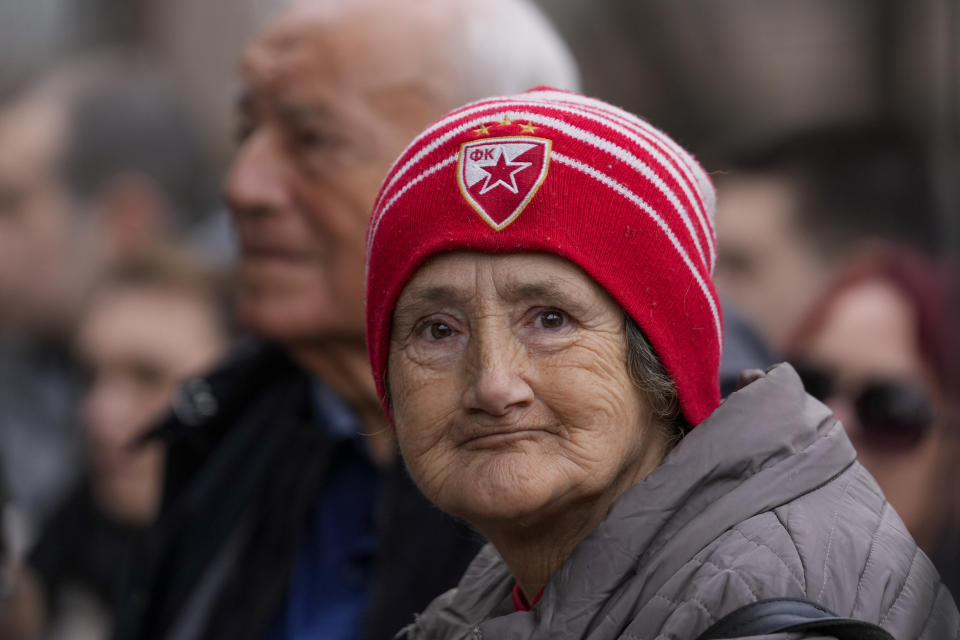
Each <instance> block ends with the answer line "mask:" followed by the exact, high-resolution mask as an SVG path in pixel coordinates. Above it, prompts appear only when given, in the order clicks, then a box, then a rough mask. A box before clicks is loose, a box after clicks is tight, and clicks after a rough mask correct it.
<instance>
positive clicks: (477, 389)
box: [464, 339, 534, 417]
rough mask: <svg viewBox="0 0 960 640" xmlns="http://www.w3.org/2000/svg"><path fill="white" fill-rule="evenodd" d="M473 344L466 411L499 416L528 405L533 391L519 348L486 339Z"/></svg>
mask: <svg viewBox="0 0 960 640" xmlns="http://www.w3.org/2000/svg"><path fill="white" fill-rule="evenodd" d="M473 347H474V348H473V349H471V351H472V352H473V353H472V354H471V359H473V360H474V363H473V367H471V368H472V369H473V371H472V376H471V380H470V384H469V385H468V388H467V389H466V393H465V395H464V402H465V405H466V408H467V410H468V411H471V412H482V413H486V414H489V415H492V416H499V417H502V416H505V415H507V414H508V413H510V412H511V411H513V410H515V409H523V408H526V407H528V406H530V404H531V403H532V402H533V395H534V394H533V388H532V387H531V386H530V383H529V382H528V380H527V372H528V367H527V366H526V365H527V362H526V358H525V355H524V354H523V352H522V349H519V348H517V347H516V346H514V345H511V344H509V343H508V342H507V341H505V340H497V341H493V340H489V339H487V340H483V341H482V342H480V343H479V344H475V345H473Z"/></svg>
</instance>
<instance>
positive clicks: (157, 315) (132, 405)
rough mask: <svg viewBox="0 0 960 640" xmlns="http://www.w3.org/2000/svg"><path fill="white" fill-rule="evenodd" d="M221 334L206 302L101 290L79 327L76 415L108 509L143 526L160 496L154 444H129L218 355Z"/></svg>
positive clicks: (171, 294)
mask: <svg viewBox="0 0 960 640" xmlns="http://www.w3.org/2000/svg"><path fill="white" fill-rule="evenodd" d="M224 347H225V339H224V336H223V334H222V331H221V330H220V329H219V328H218V326H217V324H216V320H215V316H214V314H213V311H212V308H211V306H210V305H208V304H206V303H205V302H203V301H202V300H201V299H199V298H198V297H196V296H195V295H192V294H187V293H184V292H177V291H165V290H161V289H131V288H112V289H106V290H104V291H101V292H99V293H98V294H96V295H95V297H94V299H93V301H92V303H91V306H90V307H89V309H88V311H87V313H86V314H85V316H84V318H83V321H82V323H81V326H80V333H79V336H78V345H77V350H78V354H79V356H80V359H81V361H82V362H83V363H84V365H85V366H86V368H87V370H88V372H89V376H90V378H89V387H88V388H87V390H86V393H85V396H84V404H83V415H84V422H85V426H86V435H87V440H88V444H89V450H90V458H91V475H92V482H93V488H94V495H95V497H96V499H97V501H98V503H99V504H100V506H101V508H103V509H104V510H105V511H106V512H107V513H110V514H112V515H114V516H115V517H117V518H118V519H121V520H123V521H126V522H131V523H141V524H142V523H145V522H147V521H149V519H150V518H151V517H152V515H153V513H154V510H155V508H156V505H157V501H158V499H159V495H160V474H161V458H162V453H161V450H160V445H159V444H150V445H147V446H144V447H139V448H137V449H132V448H131V447H130V444H131V443H132V442H133V441H134V440H136V438H137V437H138V436H140V435H142V434H143V433H144V432H145V431H146V430H147V429H148V428H149V427H151V426H153V424H154V423H155V422H156V421H157V420H158V419H160V418H161V417H162V416H163V414H164V413H165V412H166V411H167V410H168V408H169V406H170V402H171V400H172V398H173V394H174V392H175V390H176V389H177V386H178V385H179V384H180V383H181V382H182V381H184V380H185V379H187V378H189V377H191V376H194V375H198V374H200V373H202V372H203V371H204V370H205V369H207V368H208V367H210V366H211V365H212V364H213V363H214V361H215V360H216V358H218V357H219V355H220V354H221V352H222V350H223V349H224Z"/></svg>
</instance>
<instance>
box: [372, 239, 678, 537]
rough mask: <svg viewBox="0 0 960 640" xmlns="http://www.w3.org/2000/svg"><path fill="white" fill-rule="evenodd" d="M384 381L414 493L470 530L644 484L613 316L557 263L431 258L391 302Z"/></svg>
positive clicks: (638, 434) (580, 276) (637, 408)
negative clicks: (415, 486) (386, 377)
mask: <svg viewBox="0 0 960 640" xmlns="http://www.w3.org/2000/svg"><path fill="white" fill-rule="evenodd" d="M388 371H389V388H390V393H391V398H392V409H391V412H392V416H393V419H394V423H395V426H396V434H397V439H398V442H399V444H400V448H401V451H402V453H403V457H404V460H405V461H406V463H407V465H408V467H409V469H410V472H411V474H412V475H413V478H414V480H415V481H416V482H417V484H418V485H419V486H420V488H421V489H422V490H423V492H424V493H425V494H426V495H427V497H429V498H430V499H431V500H432V501H433V502H435V503H436V504H437V505H438V506H439V507H440V508H441V509H443V510H445V511H447V512H449V513H452V514H454V515H457V516H459V517H463V518H465V519H466V520H468V521H470V522H472V523H473V524H475V525H477V526H478V527H480V528H481V529H484V528H485V527H486V526H498V525H502V523H504V522H510V521H516V522H527V523H532V522H534V521H539V520H540V519H547V518H550V517H551V516H552V515H556V514H558V513H561V512H562V511H563V510H565V509H568V508H570V507H571V506H574V505H578V504H582V503H584V502H585V501H594V502H596V503H597V504H605V505H608V504H609V502H612V500H613V499H614V498H615V497H616V496H617V495H619V494H620V493H621V492H622V491H623V490H625V489H626V488H628V487H630V486H632V485H633V484H635V483H636V482H637V481H638V480H639V479H640V474H641V473H643V472H644V471H646V472H649V471H650V470H651V469H649V468H646V466H645V465H646V463H648V462H649V458H650V456H651V455H653V453H652V452H653V451H654V442H655V440H656V437H655V436H654V435H653V434H655V433H658V430H656V429H653V428H651V427H650V426H649V422H650V411H649V409H648V407H647V405H646V403H645V402H644V400H643V398H642V396H641V394H640V392H639V391H637V390H636V388H635V387H634V386H633V384H632V383H631V381H630V378H629V376H628V374H627V368H626V339H625V336H624V320H623V311H622V310H621V308H620V307H619V305H617V303H616V302H614V300H613V299H612V298H611V297H610V296H609V295H608V294H607V293H606V292H605V291H604V290H603V289H601V288H600V287H599V286H598V285H597V284H596V283H595V282H594V281H593V280H592V279H591V278H590V277H589V276H587V275H586V274H584V273H583V271H581V270H580V269H579V268H578V267H576V266H575V265H573V264H572V263H570V262H568V261H566V260H564V259H562V258H559V257H556V256H551V255H546V254H516V255H485V254H478V253H469V252H457V253H450V254H441V255H438V256H435V257H434V258H432V259H431V260H429V261H428V262H427V263H426V264H425V265H424V266H422V267H420V269H419V270H418V271H417V272H416V274H415V275H414V277H413V278H412V279H411V280H410V282H409V283H407V285H406V287H405V288H404V289H403V292H402V293H401V295H400V298H399V299H398V302H397V306H396V310H395V312H394V317H393V327H392V337H391V345H390V356H389V363H388ZM658 455H659V454H658ZM657 463H659V458H657V459H656V461H655V462H654V463H653V464H654V466H655V465H656V464H657ZM517 519H519V520H517Z"/></svg>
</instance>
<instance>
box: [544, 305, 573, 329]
mask: <svg viewBox="0 0 960 640" xmlns="http://www.w3.org/2000/svg"><path fill="white" fill-rule="evenodd" d="M536 324H537V325H538V326H540V327H542V328H544V329H559V328H560V327H562V326H564V325H565V324H567V314H565V313H564V312H563V311H560V310H559V309H544V310H543V311H541V312H540V313H538V314H537V320H536Z"/></svg>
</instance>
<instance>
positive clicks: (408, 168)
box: [367, 88, 723, 425]
mask: <svg viewBox="0 0 960 640" xmlns="http://www.w3.org/2000/svg"><path fill="white" fill-rule="evenodd" d="M714 208H715V195H714V191H713V186H712V184H711V182H710V179H709V178H708V177H707V175H706V173H705V172H704V171H703V169H702V168H701V167H700V165H699V164H697V162H696V160H694V159H693V157H692V156H691V155H690V154H689V153H687V152H686V151H684V150H683V149H682V148H680V146H679V145H677V143H675V142H674V141H673V140H671V139H670V138H669V137H667V135H666V134H664V133H663V132H662V131H659V130H657V129H655V128H654V127H652V126H650V125H649V124H647V123H646V122H644V121H643V120H640V119H639V118H637V117H636V116H633V115H631V114H629V113H627V112H625V111H623V110H621V109H618V108H616V107H613V106H610V105H609V104H606V103H605V102H601V101H600V100H596V99H593V98H587V97H584V96H581V95H577V94H574V93H567V92H561V91H556V90H552V89H547V88H538V89H534V90H532V91H529V92H527V93H522V94H519V95H515V96H508V97H499V98H490V99H487V100H482V101H480V102H474V103H472V104H469V105H466V106H464V107H461V108H459V109H457V110H455V111H452V112H451V113H449V114H448V115H446V116H445V117H443V118H442V119H441V120H439V121H438V122H436V123H435V124H433V125H432V126H431V127H429V128H428V129H427V130H426V131H424V132H423V133H421V134H420V136H418V137H417V138H416V139H415V140H414V141H413V142H412V143H411V144H410V146H409V147H407V149H406V150H405V151H404V152H403V153H402V154H401V155H400V157H399V158H398V159H397V161H396V162H395V163H394V165H393V167H392V168H391V169H390V173H389V174H387V177H386V179H385V181H384V184H383V186H382V187H381V189H380V194H379V196H378V197H377V201H376V204H375V206H374V210H373V213H372V215H371V218H370V229H369V234H368V237H367V343H368V348H369V351H370V361H371V364H372V366H373V374H374V377H375V379H376V383H377V390H378V392H379V393H380V398H381V400H384V392H385V388H384V382H385V372H386V368H387V357H388V354H389V349H390V327H391V320H392V316H393V310H394V307H395V305H396V302H397V298H398V297H399V295H400V292H401V290H402V289H403V287H404V285H405V284H406V283H407V282H408V281H409V280H410V278H411V277H412V276H413V274H414V272H415V271H416V269H417V267H419V266H420V265H421V264H422V263H423V262H424V260H426V259H427V258H428V257H430V256H432V255H434V254H436V253H440V252H444V251H452V250H458V249H463V250H472V251H482V252H487V253H519V252H545V253H552V254H556V255H559V256H563V257H564V258H567V259H568V260H570V261H571V262H573V263H575V264H577V265H578V266H579V267H580V268H581V269H583V270H584V271H585V272H586V273H588V274H589V275H590V276H591V277H593V279H594V280H596V281H597V282H598V283H599V284H600V286H602V287H603V288H604V289H606V290H607V292H608V293H609V294H610V295H611V296H612V297H613V298H614V299H615V300H616V301H617V302H618V303H619V304H620V305H621V306H622V307H623V309H624V310H625V311H626V312H627V313H628V314H630V316H631V317H632V318H633V319H634V320H635V321H636V323H637V324H638V325H639V326H640V328H641V329H642V330H643V332H644V334H645V335H646V336H647V338H648V339H649V340H650V343H651V345H652V346H653V349H654V351H656V353H657V355H658V356H659V357H660V359H661V361H662V362H663V364H664V367H665V368H666V370H667V373H668V374H669V375H670V377H671V379H672V380H673V382H674V384H675V385H676V388H677V394H678V396H679V401H680V408H681V411H682V412H683V415H684V417H685V418H686V419H687V420H688V421H689V422H690V424H692V425H696V424H698V423H700V422H701V421H702V420H703V419H704V418H706V417H707V416H708V415H710V413H711V412H712V411H713V410H714V409H715V408H716V407H717V405H719V404H720V393H719V388H718V372H719V368H720V352H721V346H722V342H723V338H722V335H723V330H722V327H721V321H720V302H719V298H718V297H717V293H716V291H715V290H714V287H713V282H712V279H711V275H712V273H713V267H714V262H715V260H716V238H715V235H714V228H713V216H714ZM385 408H386V407H385Z"/></svg>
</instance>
